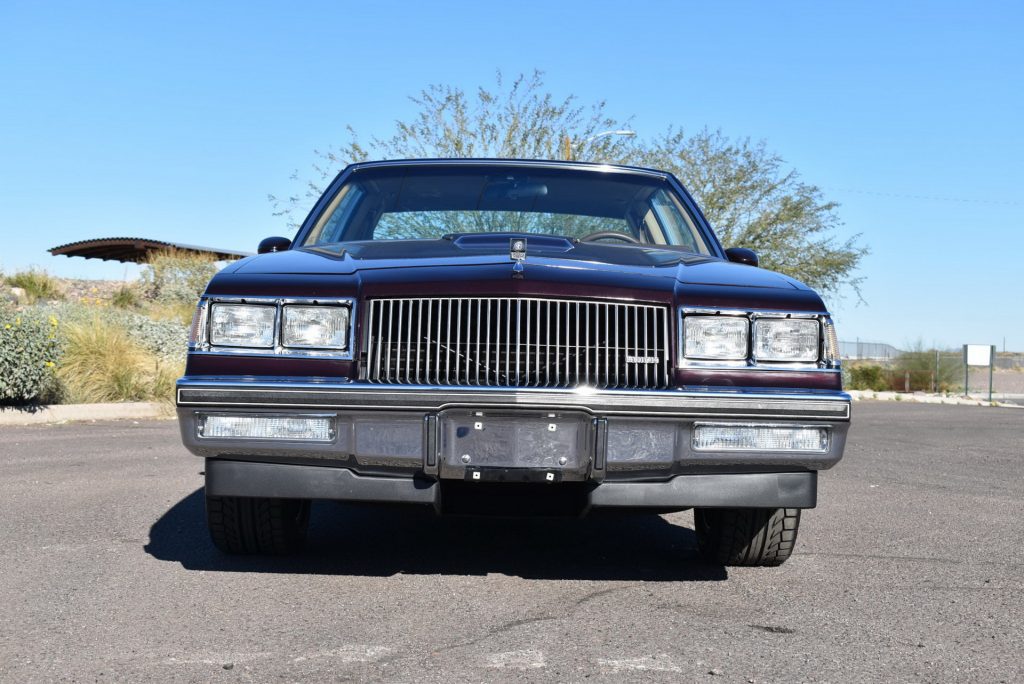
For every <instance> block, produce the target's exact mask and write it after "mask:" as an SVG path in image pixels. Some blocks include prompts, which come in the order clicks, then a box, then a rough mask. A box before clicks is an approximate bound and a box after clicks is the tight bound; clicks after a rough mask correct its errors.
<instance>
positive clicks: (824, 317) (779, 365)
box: [676, 306, 841, 372]
mask: <svg viewBox="0 0 1024 684" xmlns="http://www.w3.org/2000/svg"><path fill="white" fill-rule="evenodd" d="M689 316H729V317H733V318H742V319H745V320H746V321H747V323H748V331H747V343H748V344H747V350H748V353H747V356H746V358H744V359H703V358H690V357H687V356H686V337H685V328H686V318H687V317H689ZM787 319H788V320H813V321H816V322H817V324H818V344H817V356H816V358H815V359H814V360H813V361H778V360H773V359H765V358H763V357H762V358H760V359H759V358H758V355H757V354H756V350H755V344H756V340H755V338H754V335H755V326H756V322H757V321H758V320H787ZM676 322H677V325H678V340H677V349H678V354H677V358H676V368H679V369H687V368H689V369H721V370H729V369H743V368H746V369H750V370H827V371H836V372H838V371H840V370H841V365H840V361H839V350H838V342H836V336H835V324H834V323H833V321H832V317H831V314H829V313H828V312H826V311H776V310H767V309H735V308H733V309H725V308H711V307H689V306H684V307H679V308H678V313H677V318H676Z"/></svg>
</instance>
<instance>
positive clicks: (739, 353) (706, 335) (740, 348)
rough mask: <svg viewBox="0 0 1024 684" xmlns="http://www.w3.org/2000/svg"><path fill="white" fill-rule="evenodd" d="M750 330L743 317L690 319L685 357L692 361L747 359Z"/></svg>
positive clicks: (685, 328) (685, 324)
mask: <svg viewBox="0 0 1024 684" xmlns="http://www.w3.org/2000/svg"><path fill="white" fill-rule="evenodd" d="M749 328H750V324H749V323H748V321H747V319H746V317H742V316H686V317H684V318H683V340H684V342H685V349H684V351H683V355H684V356H685V357H686V358H688V359H723V360H741V359H745V358H747V337H748V330H749Z"/></svg>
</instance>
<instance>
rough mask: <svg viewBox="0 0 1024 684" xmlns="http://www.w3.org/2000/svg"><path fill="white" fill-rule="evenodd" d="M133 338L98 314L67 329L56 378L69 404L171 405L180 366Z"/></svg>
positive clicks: (134, 333)
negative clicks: (159, 402) (156, 402)
mask: <svg viewBox="0 0 1024 684" xmlns="http://www.w3.org/2000/svg"><path fill="white" fill-rule="evenodd" d="M135 337H136V331H134V330H132V331H129V329H126V328H124V327H122V326H119V325H116V324H114V323H112V322H111V321H109V320H104V319H102V318H101V317H100V316H98V315H97V316H96V317H95V318H94V319H93V320H91V321H89V322H87V323H73V324H70V325H68V326H67V330H66V342H65V347H64V355H63V357H62V358H61V361H60V364H59V366H58V368H57V376H58V377H59V378H60V380H61V382H62V383H63V385H64V387H65V391H66V394H67V397H68V399H69V401H72V402H78V403H94V402H107V401H143V400H149V399H166V400H170V399H171V395H172V392H173V387H174V379H175V378H176V377H177V376H178V375H180V372H181V365H180V364H178V363H175V362H172V361H168V360H166V359H160V358H159V357H157V356H156V355H154V354H152V353H150V352H148V351H146V350H145V349H144V348H143V347H142V346H140V345H139V344H137V343H136V342H135V341H134V338H135Z"/></svg>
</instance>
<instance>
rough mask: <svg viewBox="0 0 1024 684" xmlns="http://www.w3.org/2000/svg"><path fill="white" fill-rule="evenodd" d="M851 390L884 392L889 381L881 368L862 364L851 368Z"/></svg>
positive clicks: (887, 387)
mask: <svg viewBox="0 0 1024 684" xmlns="http://www.w3.org/2000/svg"><path fill="white" fill-rule="evenodd" d="M850 389H855V390H874V391H876V392H884V391H885V390H888V389H889V380H888V378H887V377H886V374H885V371H884V370H883V369H882V367H881V366H874V365H869V364H861V365H857V366H852V367H851V368H850Z"/></svg>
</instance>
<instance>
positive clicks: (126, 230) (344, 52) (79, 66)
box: [0, 0, 1024, 351]
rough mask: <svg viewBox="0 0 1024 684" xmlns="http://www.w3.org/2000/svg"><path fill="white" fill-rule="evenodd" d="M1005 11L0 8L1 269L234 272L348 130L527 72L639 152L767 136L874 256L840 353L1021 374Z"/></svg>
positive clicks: (1022, 205)
mask: <svg viewBox="0 0 1024 684" xmlns="http://www.w3.org/2000/svg"><path fill="white" fill-rule="evenodd" d="M1021 35H1024V5H1022V4H1021V3H1019V2H1016V3H1011V2H1006V3H986V2H972V3H958V4H953V3H939V2H928V3H912V2H907V3H892V2H884V3H843V4H839V3H806V4H803V3H785V4H781V5H774V6H771V7H769V4H768V3H749V4H747V3H700V4H697V3H681V2H633V3H600V2H550V1H547V2H530V1H519V2H515V3H479V2H474V3H468V2H467V3H458V2H432V3H394V2H374V3H346V2H327V3H319V2H305V3H301V4H294V3H280V4H269V3H237V4H233V3H198V2H194V3H193V2H177V3H127V2H126V3H67V4H65V3H59V2H58V3H36V2H30V3H22V2H18V1H17V0H5V1H4V2H3V3H0V268H2V269H3V270H4V271H6V272H11V271H15V270H18V269H22V268H26V267H29V266H33V265H34V266H39V267H42V268H45V269H47V270H49V271H50V272H52V273H55V274H58V275H64V276H71V277H113V278H120V277H124V276H125V275H126V274H128V275H131V273H132V271H131V270H130V269H127V268H126V267H125V266H123V265H119V264H109V263H100V262H96V261H85V260H82V259H67V258H65V257H51V256H50V255H49V254H48V253H47V252H46V249H47V248H49V247H52V246H54V245H57V244H62V243H64V242H70V241H73V240H79V239H84V238H89V237H99V236H116V235H132V236H151V237H157V238H167V239H173V240H175V241H178V242H185V243H190V244H202V245H210V246H217V247H224V248H235V249H249V250H251V249H254V248H255V245H256V243H257V242H258V241H259V239H260V238H262V237H265V236H267V235H273V234H281V233H282V232H285V231H284V228H283V227H282V221H281V219H279V218H275V217H274V216H273V215H272V212H271V207H270V204H269V203H268V201H267V198H266V197H267V194H268V193H278V194H286V193H288V192H289V191H291V190H293V189H294V184H293V183H292V182H291V181H290V180H289V176H290V175H291V173H292V171H294V170H296V169H297V170H299V172H300V175H308V170H309V169H310V166H311V164H312V163H313V161H314V160H315V155H314V153H313V150H314V148H323V147H326V146H329V145H331V144H332V143H333V142H336V141H338V140H339V139H340V138H341V137H342V134H343V131H344V127H345V126H346V125H348V124H350V125H352V126H353V127H354V128H356V129H357V130H358V131H360V132H361V133H362V134H364V135H366V136H369V135H372V134H374V133H381V134H383V133H387V132H388V131H389V130H390V128H391V126H392V123H393V122H394V121H395V120H396V119H401V118H405V117H408V116H409V115H410V113H411V112H412V111H413V105H411V103H410V102H409V101H408V99H407V96H408V95H410V94H414V93H416V92H418V91H419V90H420V89H421V88H423V87H424V86H426V85H428V84H431V83H446V84H452V85H459V86H462V87H464V88H467V89H470V90H472V89H473V88H475V87H476V86H477V85H481V84H484V85H489V84H491V83H493V77H494V72H495V70H496V69H501V70H503V71H504V72H505V73H506V74H516V73H519V72H529V71H531V70H533V69H534V68H539V69H541V70H543V71H544V72H545V74H546V82H547V85H548V87H549V89H550V90H551V91H552V92H554V93H556V94H559V95H565V94H569V93H573V94H576V95H577V96H579V98H580V99H581V100H582V101H584V102H590V101H594V100H598V99H604V100H606V101H607V103H608V109H609V112H610V113H611V114H612V115H614V116H621V117H628V116H633V117H634V119H633V127H634V128H635V129H636V130H637V131H638V132H639V133H640V135H641V136H645V135H653V134H656V133H658V132H660V131H662V130H664V129H665V128H666V127H667V126H669V125H670V124H673V125H677V126H682V127H684V128H687V129H697V128H701V127H703V126H710V127H713V128H721V129H722V130H723V131H724V132H725V133H726V134H728V135H731V136H751V137H753V138H763V139H765V140H766V141H767V143H768V145H769V147H770V148H771V149H772V150H774V151H776V152H778V153H779V154H781V155H782V156H783V157H784V158H785V159H786V160H787V162H789V164H791V165H792V166H793V167H794V168H796V169H797V170H799V171H800V173H801V174H802V176H803V178H804V179H805V180H806V181H808V182H811V183H814V184H817V185H819V186H821V187H822V188H823V189H824V191H825V193H826V196H827V197H829V198H831V199H835V200H836V201H838V202H840V203H841V205H842V206H841V207H840V210H839V211H840V215H841V217H842V219H843V221H844V223H845V225H844V226H843V228H842V231H841V233H840V236H845V235H848V234H853V233H862V234H863V241H864V242H865V243H867V244H868V245H869V246H870V247H871V250H872V254H871V256H869V257H868V258H867V259H866V260H865V261H864V264H863V268H862V270H861V275H863V276H864V277H865V279H866V281H865V284H864V287H863V297H864V300H865V302H864V303H858V302H857V299H856V297H855V296H853V295H852V293H850V294H848V296H846V297H845V298H844V299H842V300H840V301H834V302H830V306H831V307H832V309H833V311H834V312H835V313H836V315H837V319H838V323H839V326H840V337H841V338H842V339H847V340H854V339H857V338H860V339H862V340H875V341H885V342H890V343H892V344H895V345H897V346H905V345H908V344H913V343H915V342H917V341H918V340H920V341H922V342H923V343H924V344H926V345H930V344H932V343H936V344H939V345H942V346H955V345H959V344H961V343H964V342H971V343H992V344H997V345H999V346H1000V348H1002V346H1003V340H1004V338H1005V344H1006V347H1007V348H1008V349H1010V350H1016V351H1024V316H1022V315H1021V314H1022V309H1024V306H1022V303H1021V301H1022V295H1024V275H1022V273H1024V268H1022V267H1021V265H1020V263H1019V262H1020V261H1021V259H1022V258H1024V237H1022V236H1024V193H1022V191H1021V188H1022V187H1024V40H1021Z"/></svg>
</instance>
